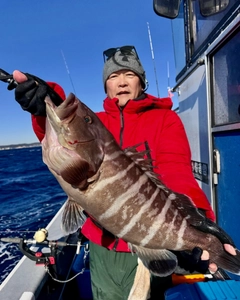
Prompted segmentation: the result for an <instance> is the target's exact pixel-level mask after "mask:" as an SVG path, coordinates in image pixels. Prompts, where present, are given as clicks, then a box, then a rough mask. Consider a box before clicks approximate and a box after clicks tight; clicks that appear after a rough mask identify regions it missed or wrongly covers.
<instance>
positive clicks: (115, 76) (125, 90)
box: [106, 70, 143, 106]
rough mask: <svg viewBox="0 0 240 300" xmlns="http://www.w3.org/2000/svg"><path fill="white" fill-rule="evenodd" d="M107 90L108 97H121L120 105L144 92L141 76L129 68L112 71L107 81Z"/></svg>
mask: <svg viewBox="0 0 240 300" xmlns="http://www.w3.org/2000/svg"><path fill="white" fill-rule="evenodd" d="M106 90H107V95H108V98H110V99H113V98H118V99H119V106H124V105H125V104H126V103H127V101H128V100H129V99H135V98H137V97H138V96H140V95H141V93H142V92H143V88H142V85H141V81H140V78H139V77H138V76H137V75H136V74H135V73H134V72H132V71H129V70H121V71H117V72H114V73H112V74H111V75H110V76H109V77H108V79H107V81H106Z"/></svg>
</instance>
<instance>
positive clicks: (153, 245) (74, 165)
mask: <svg viewBox="0 0 240 300" xmlns="http://www.w3.org/2000/svg"><path fill="white" fill-rule="evenodd" d="M45 101H46V111H47V122H46V135H45V138H44V139H43V141H42V149H43V161H44V162H45V163H46V165H47V166H48V167H49V170H50V171H51V172H52V173H53V175H54V176H55V177H56V178H57V180H58V182H59V184H60V185H61V186H62V188H63V190H64V191H65V192H66V194H67V195H68V196H69V200H68V203H67V206H66V207H67V208H66V210H67V211H66V212H65V214H64V218H63V228H64V229H65V231H67V232H74V231H76V230H77V229H78V228H79V227H80V226H81V225H82V223H83V222H84V219H83V218H82V216H81V214H80V213H74V212H76V209H75V206H76V205H79V207H80V209H79V210H78V211H79V212H81V211H82V210H85V211H86V212H87V213H88V214H89V215H91V216H92V217H93V218H94V219H95V220H96V221H97V222H98V223H99V224H100V225H101V226H102V227H104V228H105V229H107V230H108V231H110V232H111V233H112V234H113V235H115V236H116V237H119V238H122V239H124V240H125V241H127V242H128V243H129V245H130V246H131V245H132V247H133V249H134V251H136V252H137V253H139V257H140V258H142V259H143V261H144V259H145V258H146V257H147V256H149V257H150V256H151V259H163V257H165V255H167V257H168V258H169V257H170V258H169V259H171V260H172V261H174V262H173V266H169V268H170V269H169V271H166V272H164V271H163V274H164V276H165V275H166V274H170V273H171V272H173V271H174V268H175V267H176V266H175V265H176V262H175V257H174V256H172V254H171V253H169V252H170V251H166V250H165V249H168V250H192V249H193V248H194V247H196V246H198V247H200V248H202V249H204V250H207V251H209V253H210V259H211V260H212V261H213V262H215V263H217V264H218V265H219V266H220V267H222V268H224V269H226V270H228V271H229V272H233V273H236V274H239V273H240V259H239V252H237V253H238V254H237V256H234V257H233V256H231V255H230V254H228V253H226V252H225V251H224V249H223V245H222V244H223V242H229V243H230V244H233V242H232V240H231V238H230V237H228V235H227V234H225V233H224V232H223V231H222V230H221V229H219V228H218V227H217V225H216V224H215V223H213V222H211V221H209V220H208V221H207V222H206V218H205V217H204V216H203V215H202V214H201V213H199V212H198V210H197V209H196V207H195V205H194V204H193V202H192V200H191V199H189V198H188V197H187V196H185V195H181V194H177V193H174V192H173V191H171V190H170V189H168V188H167V187H166V186H165V185H164V184H163V183H162V182H161V181H160V180H159V179H158V178H157V177H156V175H155V174H154V173H153V172H152V171H151V168H150V166H149V168H146V164H144V163H142V162H141V160H143V155H142V156H141V155H136V151H135V153H134V150H131V149H127V150H126V151H123V150H122V149H121V148H120V147H119V145H118V144H117V143H116V141H115V140H114V138H113V136H112V135H111V133H110V132H109V131H108V130H107V129H106V128H105V126H104V125H103V124H102V123H101V121H100V120H99V119H98V117H97V116H96V115H95V114H94V113H93V112H92V111H91V110H90V109H89V108H88V107H87V106H86V105H84V104H83V103H82V102H80V101H79V100H78V99H77V98H75V96H74V95H73V94H70V95H69V97H68V98H67V99H66V100H65V101H64V102H63V104H61V105H60V106H59V107H56V106H55V105H54V104H53V103H52V101H51V100H50V98H47V99H46V100H45ZM71 220H72V221H71ZM209 224H210V225H211V226H212V228H214V230H215V232H214V230H212V229H211V226H209ZM216 232H220V233H219V234H218V235H217V234H216ZM222 236H223V238H222V239H221V237H222ZM150 249H151V250H150ZM148 250H149V251H148ZM150 252H151V253H152V254H151V255H150ZM154 255H155V256H154ZM141 256H142V257H141ZM151 259H150V260H151ZM166 259H167V258H166ZM147 264H148V263H147V262H146V263H145V265H146V266H147ZM233 265H234V266H233ZM160 273H161V272H160ZM157 275H161V274H157Z"/></svg>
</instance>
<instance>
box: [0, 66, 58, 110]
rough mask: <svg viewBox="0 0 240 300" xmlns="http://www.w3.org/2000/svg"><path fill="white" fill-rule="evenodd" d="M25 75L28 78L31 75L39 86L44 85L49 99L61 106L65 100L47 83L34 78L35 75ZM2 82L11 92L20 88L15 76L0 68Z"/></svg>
mask: <svg viewBox="0 0 240 300" xmlns="http://www.w3.org/2000/svg"><path fill="white" fill-rule="evenodd" d="M23 74H25V75H26V76H27V75H29V76H31V77H32V78H33V79H34V80H35V82H36V84H37V85H39V84H41V85H44V86H45V87H46V88H47V94H48V95H49V97H50V98H51V99H52V101H53V103H54V104H55V105H56V106H58V105H60V104H61V103H62V102H63V100H62V98H61V97H60V96H59V95H58V93H56V92H55V91H54V90H53V89H52V88H51V87H50V86H49V85H48V84H47V82H46V81H44V80H42V79H40V78H38V77H36V76H34V75H31V74H28V73H23ZM0 81H3V82H5V83H8V87H7V89H8V90H9V91H11V90H13V89H15V88H16V87H17V86H18V83H17V82H16V80H14V79H13V74H9V73H8V72H7V71H5V70H3V69H1V68H0Z"/></svg>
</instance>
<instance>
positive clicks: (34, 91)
mask: <svg viewBox="0 0 240 300" xmlns="http://www.w3.org/2000/svg"><path fill="white" fill-rule="evenodd" d="M13 79H14V80H15V81H16V82H17V83H18V85H17V87H16V89H15V99H16V101H17V102H18V103H19V104H20V105H21V107H22V109H23V110H26V111H28V112H30V113H31V114H32V115H35V116H46V104H45V102H44V99H45V97H46V96H47V95H49V96H50V98H51V100H52V101H53V103H54V104H55V105H60V104H61V103H62V101H63V100H62V99H61V97H60V96H59V95H58V94H57V93H56V92H54V91H53V90H52V89H51V88H50V87H49V85H48V84H47V83H46V82H45V81H44V80H42V79H40V78H38V77H36V76H34V75H31V74H28V73H22V72H20V71H17V70H15V71H14V72H13Z"/></svg>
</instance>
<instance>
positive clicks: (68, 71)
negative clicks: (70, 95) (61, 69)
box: [61, 50, 77, 96]
mask: <svg viewBox="0 0 240 300" xmlns="http://www.w3.org/2000/svg"><path fill="white" fill-rule="evenodd" d="M61 53H62V57H63V61H64V64H65V67H66V70H67V73H68V76H69V79H70V82H71V84H72V88H73V91H74V94H75V96H77V94H76V91H75V88H74V84H73V81H72V77H71V75H70V72H69V69H68V65H67V62H66V59H65V56H64V54H63V51H62V50H61Z"/></svg>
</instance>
